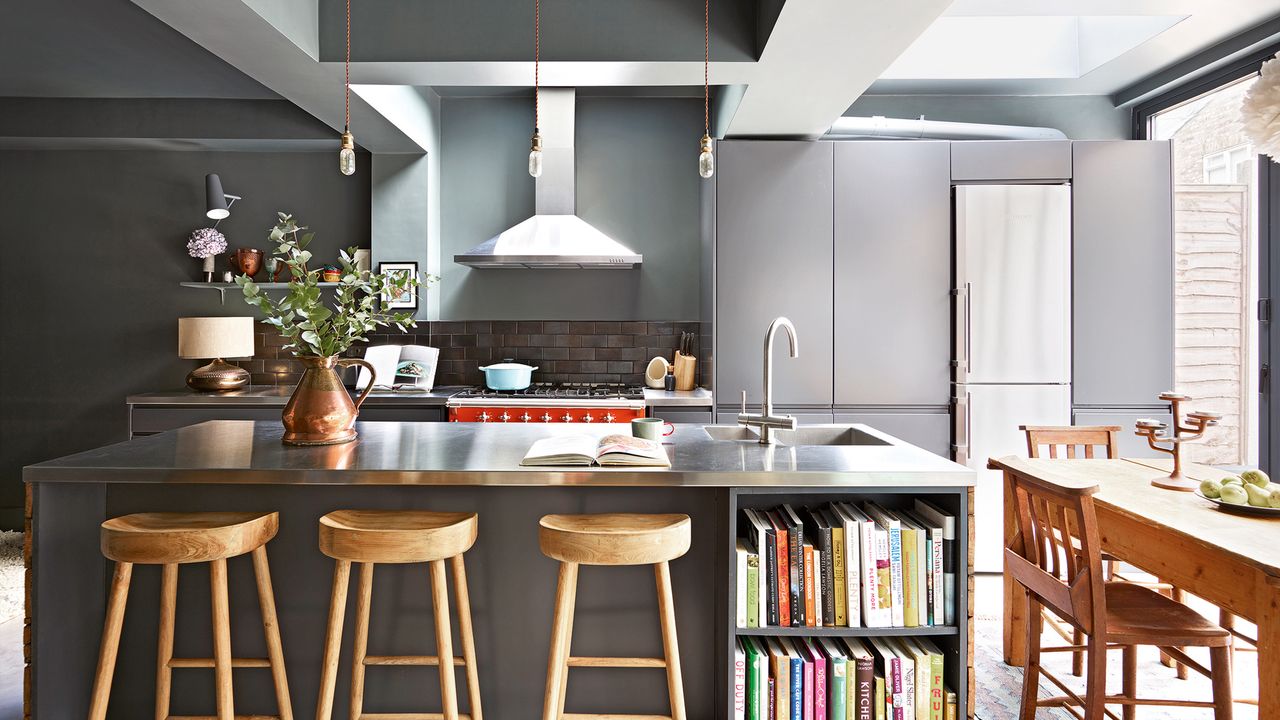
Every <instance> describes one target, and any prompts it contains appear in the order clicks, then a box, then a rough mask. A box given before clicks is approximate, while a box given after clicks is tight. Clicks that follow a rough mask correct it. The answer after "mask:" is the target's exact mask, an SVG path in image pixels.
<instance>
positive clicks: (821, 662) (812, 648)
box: [808, 640, 829, 720]
mask: <svg viewBox="0 0 1280 720" xmlns="http://www.w3.org/2000/svg"><path fill="white" fill-rule="evenodd" d="M808 642H809V656H810V657H812V658H813V720H827V717H828V709H827V685H828V682H829V681H828V678H827V659H826V657H824V656H823V654H822V650H820V649H819V648H818V645H817V643H815V642H814V641H812V640H810V641H808Z"/></svg>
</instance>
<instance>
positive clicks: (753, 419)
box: [738, 317, 800, 445]
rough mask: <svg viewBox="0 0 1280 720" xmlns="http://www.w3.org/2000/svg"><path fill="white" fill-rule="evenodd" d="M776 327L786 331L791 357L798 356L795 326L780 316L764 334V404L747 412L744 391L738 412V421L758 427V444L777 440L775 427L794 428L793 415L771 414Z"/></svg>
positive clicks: (798, 349) (770, 443)
mask: <svg viewBox="0 0 1280 720" xmlns="http://www.w3.org/2000/svg"><path fill="white" fill-rule="evenodd" d="M778 328H782V329H783V330H786V331H787V339H788V340H789V341H790V345H791V357H799V356H800V342H799V340H797V339H796V326H795V325H792V324H791V321H790V320H788V319H786V318H784V317H780V318H777V319H776V320H774V321H773V322H772V323H770V324H769V331H768V332H767V333H765V336H764V405H763V407H762V408H761V412H760V413H758V414H757V413H748V412H747V407H746V393H745V392H744V393H743V404H742V412H741V413H739V414H738V423H739V424H740V425H746V426H747V427H757V428H760V444H761V445H772V444H773V443H775V442H777V441H776V440H775V439H774V437H773V431H774V430H775V429H783V430H795V429H796V418H795V416H794V415H783V416H781V417H778V416H775V415H774V414H773V338H774V336H775V335H777V333H778Z"/></svg>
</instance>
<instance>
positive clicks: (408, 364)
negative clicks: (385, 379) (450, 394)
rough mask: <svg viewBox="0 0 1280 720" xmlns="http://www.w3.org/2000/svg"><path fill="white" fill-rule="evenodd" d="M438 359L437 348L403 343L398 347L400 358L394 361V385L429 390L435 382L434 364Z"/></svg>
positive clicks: (438, 352) (438, 351)
mask: <svg viewBox="0 0 1280 720" xmlns="http://www.w3.org/2000/svg"><path fill="white" fill-rule="evenodd" d="M439 360H440V350H439V348H433V347H425V346H423V345H405V346H404V347H403V348H401V349H400V359H399V361H398V362H397V363H396V377H395V384H396V387H397V388H400V387H405V388H409V389H413V390H421V391H423V392H429V391H430V390H431V388H432V387H433V386H434V385H435V382H436V364H437V362H438V361H439ZM379 376H381V371H379Z"/></svg>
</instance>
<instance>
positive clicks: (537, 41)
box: [348, 0, 542, 132]
mask: <svg viewBox="0 0 1280 720" xmlns="http://www.w3.org/2000/svg"><path fill="white" fill-rule="evenodd" d="M348 2H350V0H348ZM539 5H540V2H539V0H533V131H534V132H537V131H538V127H539V124H538V122H539V120H540V118H539V115H538V112H539V107H538V64H539V62H540V60H541V57H540V55H541V47H540V46H541V44H542V43H541V37H542V9H541V8H540V7H539Z"/></svg>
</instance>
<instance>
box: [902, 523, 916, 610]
mask: <svg viewBox="0 0 1280 720" xmlns="http://www.w3.org/2000/svg"><path fill="white" fill-rule="evenodd" d="M899 532H900V533H901V537H902V624H903V626H904V627H918V626H919V625H920V624H921V623H920V604H919V603H918V602H917V600H918V598H919V596H920V594H919V593H920V591H919V588H917V587H916V579H917V577H918V574H917V569H916V568H917V565H918V563H919V562H920V558H919V557H918V556H917V555H916V531H915V528H910V527H903V528H902V529H901V530H899Z"/></svg>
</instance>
